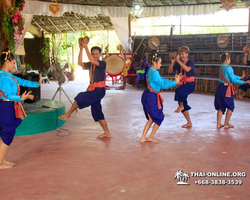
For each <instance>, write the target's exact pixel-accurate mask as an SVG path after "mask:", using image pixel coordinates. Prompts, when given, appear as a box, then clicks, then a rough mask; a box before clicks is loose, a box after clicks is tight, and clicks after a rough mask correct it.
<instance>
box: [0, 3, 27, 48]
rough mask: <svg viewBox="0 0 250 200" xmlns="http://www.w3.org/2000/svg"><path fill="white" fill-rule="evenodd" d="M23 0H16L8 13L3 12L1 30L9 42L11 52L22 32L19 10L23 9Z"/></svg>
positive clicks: (22, 20)
mask: <svg viewBox="0 0 250 200" xmlns="http://www.w3.org/2000/svg"><path fill="white" fill-rule="evenodd" d="M24 3H25V1H24V0H16V1H15V5H16V7H15V8H12V9H11V10H10V11H9V12H8V13H3V14H2V15H3V23H2V27H3V31H4V34H5V38H6V41H8V42H9V48H10V50H11V51H12V52H14V50H15V46H16V45H18V44H19V43H20V42H21V41H20V37H21V35H22V34H23V29H24V28H23V25H24V19H23V17H22V14H21V13H20V11H22V10H23V7H24Z"/></svg>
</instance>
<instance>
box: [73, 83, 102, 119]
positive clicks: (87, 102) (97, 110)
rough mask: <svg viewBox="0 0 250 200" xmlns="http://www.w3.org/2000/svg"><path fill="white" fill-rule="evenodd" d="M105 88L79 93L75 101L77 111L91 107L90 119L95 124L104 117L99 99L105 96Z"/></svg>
mask: <svg viewBox="0 0 250 200" xmlns="http://www.w3.org/2000/svg"><path fill="white" fill-rule="evenodd" d="M105 93H106V90H105V88H97V89H95V90H93V91H86V92H80V93H79V94H78V95H77V96H76V97H75V101H76V102H77V104H78V107H79V109H83V108H86V107H88V106H91V113H92V117H93V119H94V120H95V122H97V121H98V120H103V119H105V118H104V115H103V113H102V105H101V99H102V98H103V97H104V96H105Z"/></svg>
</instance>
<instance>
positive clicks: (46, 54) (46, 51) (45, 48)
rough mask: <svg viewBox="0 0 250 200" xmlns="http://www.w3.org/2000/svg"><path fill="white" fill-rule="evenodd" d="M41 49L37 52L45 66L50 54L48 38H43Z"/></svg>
mask: <svg viewBox="0 0 250 200" xmlns="http://www.w3.org/2000/svg"><path fill="white" fill-rule="evenodd" d="M43 45H44V46H43V48H41V50H40V51H39V52H40V53H41V54H42V55H43V63H44V64H46V62H47V61H49V60H50V59H51V57H50V55H49V52H50V38H45V39H44V41H43Z"/></svg>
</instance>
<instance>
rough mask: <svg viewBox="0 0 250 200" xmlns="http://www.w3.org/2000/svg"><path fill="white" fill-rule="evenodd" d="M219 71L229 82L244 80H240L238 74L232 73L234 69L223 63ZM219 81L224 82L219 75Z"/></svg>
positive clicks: (238, 82)
mask: <svg viewBox="0 0 250 200" xmlns="http://www.w3.org/2000/svg"><path fill="white" fill-rule="evenodd" d="M221 72H222V74H223V75H224V76H225V78H226V79H227V80H228V81H229V83H236V84H244V81H242V80H240V78H241V77H240V76H237V75H235V74H234V70H233V68H232V67H231V66H229V65H226V64H223V65H222V66H221ZM220 82H221V83H225V82H224V81H223V80H222V79H221V77H220Z"/></svg>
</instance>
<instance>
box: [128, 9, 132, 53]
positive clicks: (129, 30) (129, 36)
mask: <svg viewBox="0 0 250 200" xmlns="http://www.w3.org/2000/svg"><path fill="white" fill-rule="evenodd" d="M131 18H132V15H131V14H129V15H128V39H129V41H130V42H132V38H131ZM129 41H128V42H129ZM131 51H132V49H131V43H130V44H129V53H131Z"/></svg>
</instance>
